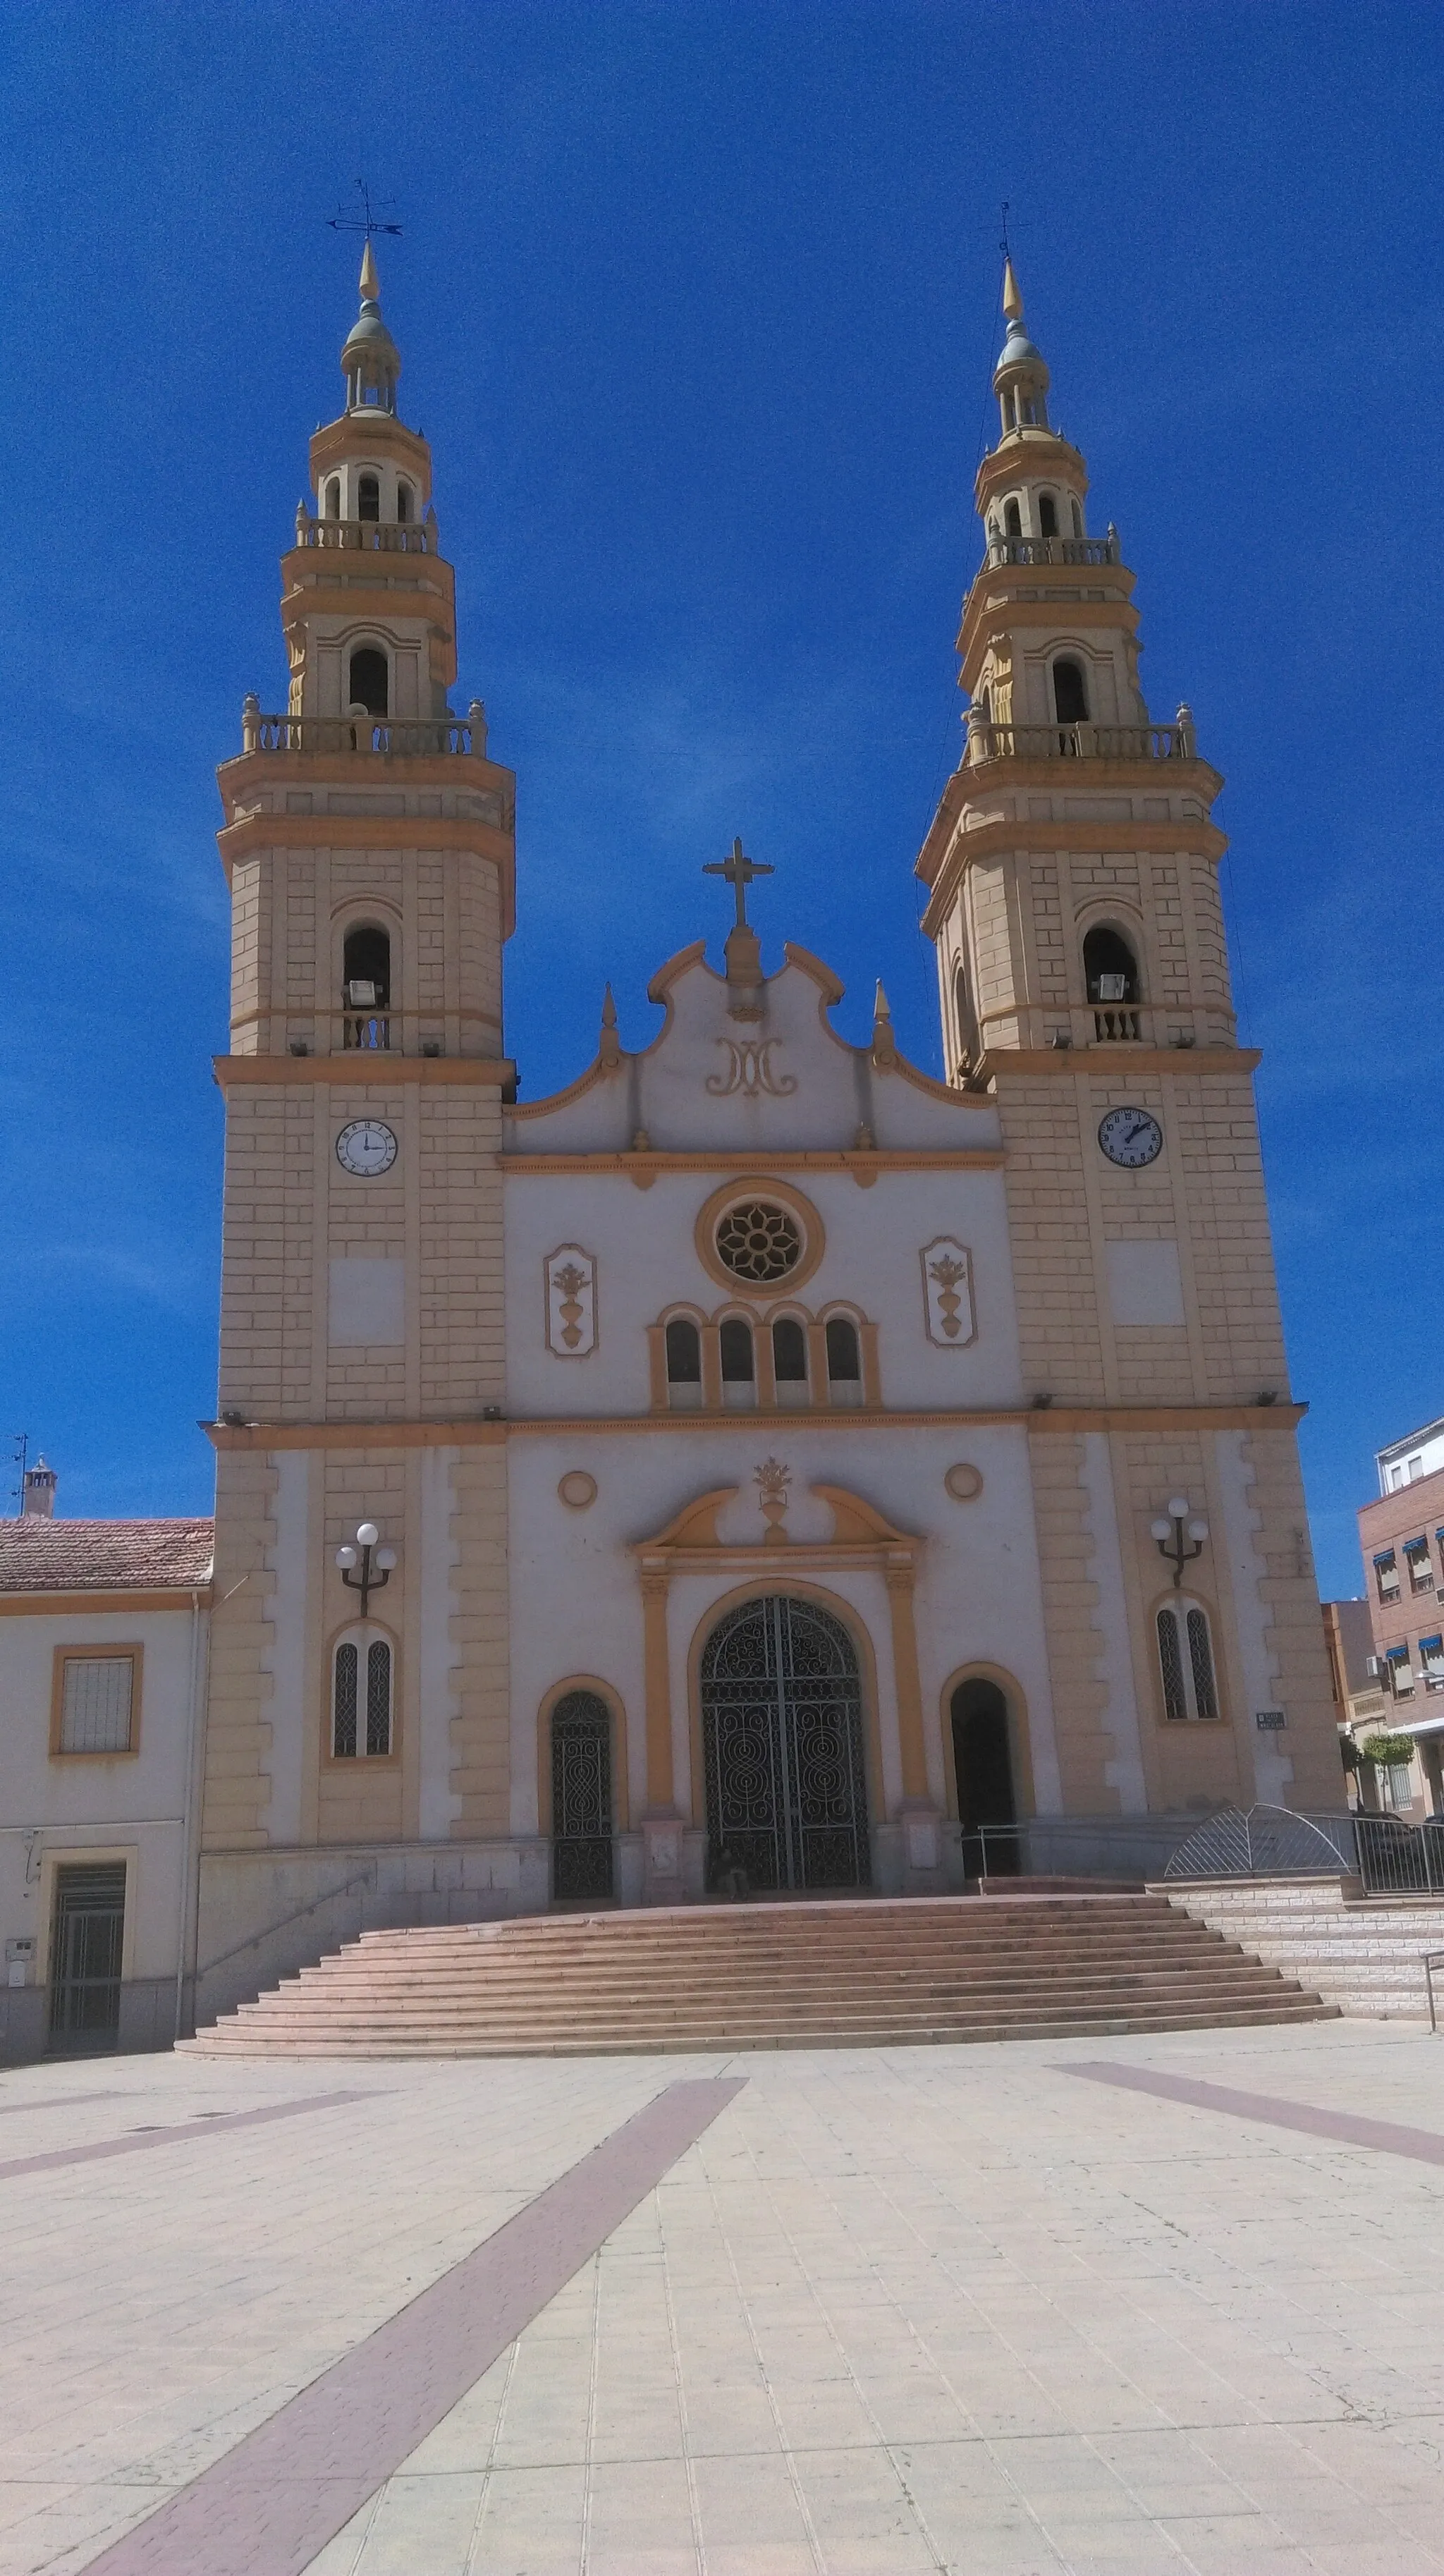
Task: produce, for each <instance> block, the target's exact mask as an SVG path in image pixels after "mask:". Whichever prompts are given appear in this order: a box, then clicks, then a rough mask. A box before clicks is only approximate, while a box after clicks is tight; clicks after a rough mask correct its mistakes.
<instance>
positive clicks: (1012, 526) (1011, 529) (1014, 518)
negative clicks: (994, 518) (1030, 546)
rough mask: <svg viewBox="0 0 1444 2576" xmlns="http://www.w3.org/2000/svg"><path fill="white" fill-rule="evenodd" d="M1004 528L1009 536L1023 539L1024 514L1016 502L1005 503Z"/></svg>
mask: <svg viewBox="0 0 1444 2576" xmlns="http://www.w3.org/2000/svg"><path fill="white" fill-rule="evenodd" d="M1003 527H1004V531H1005V533H1006V534H1007V535H1008V536H1010V537H1021V535H1022V533H1023V513H1022V511H1021V510H1020V509H1019V507H1018V504H1017V502H1016V501H1005V502H1004V504H1003Z"/></svg>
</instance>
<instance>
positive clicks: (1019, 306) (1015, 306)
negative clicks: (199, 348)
mask: <svg viewBox="0 0 1444 2576" xmlns="http://www.w3.org/2000/svg"><path fill="white" fill-rule="evenodd" d="M366 247H367V249H368V250H369V249H370V247H371V245H370V243H369V242H368V243H367V245H366ZM1003 319H1004V321H1005V322H1021V321H1022V319H1023V299H1022V296H1021V295H1020V294H1019V292H1018V281H1017V278H1016V277H1015V276H1014V274H1013V262H1012V259H1011V258H1010V257H1008V256H1006V255H1005V257H1004V260H1003Z"/></svg>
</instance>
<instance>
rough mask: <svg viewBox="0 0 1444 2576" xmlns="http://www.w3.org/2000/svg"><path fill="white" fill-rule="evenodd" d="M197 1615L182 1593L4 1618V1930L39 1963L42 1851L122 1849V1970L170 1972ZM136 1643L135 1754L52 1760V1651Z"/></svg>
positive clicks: (3, 1935)
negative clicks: (112, 1607) (168, 1599)
mask: <svg viewBox="0 0 1444 2576" xmlns="http://www.w3.org/2000/svg"><path fill="white" fill-rule="evenodd" d="M205 1622H206V1614H205V1612H204V1610H202V1611H201V1612H200V1614H199V1618H198V1620H196V1621H195V1622H194V1623H193V1620H192V1614H191V1609H190V1605H189V1602H187V1603H186V1605H185V1607H184V1609H176V1610H161V1611H142V1612H136V1611H128V1610H122V1611H114V1612H112V1611H104V1612H80V1613H68V1612H67V1613H60V1612H45V1611H41V1612H36V1613H35V1614H33V1615H31V1614H28V1613H17V1614H16V1615H15V1616H13V1617H6V1618H3V1619H0V1939H3V1940H9V1939H20V1938H25V1937H31V1938H34V1939H36V1940H37V1942H38V1943H39V1951H38V1954H37V1955H38V1957H39V1958H40V1959H41V1960H42V1961H43V1956H44V1949H45V1942H46V1937H47V1925H46V1923H45V1922H44V1920H43V1918H42V1903H43V1896H42V1888H43V1887H44V1886H48V1881H49V1871H48V1869H47V1868H46V1866H45V1863H46V1860H47V1857H49V1858H50V1859H53V1857H54V1856H55V1855H57V1854H59V1855H60V1856H62V1857H64V1858H67V1859H82V1858H84V1857H85V1855H86V1854H87V1853H89V1852H91V1851H94V1852H107V1853H116V1854H119V1853H121V1852H125V1853H127V1854H129V1855H130V1856H131V1858H132V1867H131V1871H130V1877H129V1882H128V1886H127V1900H126V1936H125V1938H126V1957H125V1974H126V1976H127V1977H166V1976H173V1975H174V1973H175V1970H176V1965H177V1960H178V1956H179V1950H178V1944H179V1936H180V1916H181V1874H182V1870H183V1867H184V1859H183V1845H184V1816H185V1796H186V1779H187V1754H188V1746H189V1740H190V1722H191V1674H192V1647H193V1644H194V1647H195V1651H196V1658H197V1669H198V1670H200V1671H201V1672H202V1673H203V1670H204V1656H205ZM132 1645H140V1646H142V1647H143V1648H144V1650H145V1652H144V1666H143V1672H142V1682H141V1710H140V1748H139V1751H138V1752H137V1753H135V1754H133V1755H132V1754H113V1755H96V1756H85V1757H79V1756H75V1755H69V1756H66V1757H65V1758H63V1759H60V1760H52V1758H51V1754H50V1693H51V1682H52V1675H53V1670H54V1651H55V1648H56V1647H57V1646H102V1647H103V1646H132ZM27 1853H28V1859H29V1874H28V1877H27ZM0 1955H3V1954H0Z"/></svg>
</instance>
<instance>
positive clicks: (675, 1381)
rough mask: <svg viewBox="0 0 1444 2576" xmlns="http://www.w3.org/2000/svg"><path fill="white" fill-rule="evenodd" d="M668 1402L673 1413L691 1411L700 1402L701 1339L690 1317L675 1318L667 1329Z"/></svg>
mask: <svg viewBox="0 0 1444 2576" xmlns="http://www.w3.org/2000/svg"><path fill="white" fill-rule="evenodd" d="M666 1344H667V1401H668V1403H669V1404H670V1406H671V1407H672V1410H673V1412H674V1413H682V1412H690V1411H693V1410H695V1409H696V1407H697V1406H699V1405H700V1404H701V1401H702V1336H701V1334H700V1333H699V1332H698V1330H697V1327H696V1325H695V1324H694V1323H693V1321H692V1318H691V1316H690V1315H674V1316H673V1317H672V1320H671V1322H670V1323H669V1325H668V1326H667V1331H666Z"/></svg>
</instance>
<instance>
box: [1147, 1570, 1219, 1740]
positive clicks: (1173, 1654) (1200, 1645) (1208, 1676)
mask: <svg viewBox="0 0 1444 2576" xmlns="http://www.w3.org/2000/svg"><path fill="white" fill-rule="evenodd" d="M1158 1667H1159V1671H1160V1673H1161V1675H1162V1678H1163V1713H1164V1716H1165V1717H1167V1718H1171V1719H1182V1720H1185V1721H1186V1720H1188V1719H1197V1718H1211V1717H1217V1716H1218V1714H1219V1707H1218V1680H1217V1676H1216V1674H1215V1670H1214V1661H1213V1638H1212V1636H1211V1634H1210V1632H1209V1625H1208V1612H1207V1611H1206V1610H1205V1609H1204V1607H1203V1604H1202V1602H1200V1601H1189V1600H1187V1599H1186V1598H1180V1599H1179V1600H1177V1601H1165V1603H1164V1605H1163V1607H1162V1609H1161V1610H1160V1611H1159V1613H1158Z"/></svg>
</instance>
